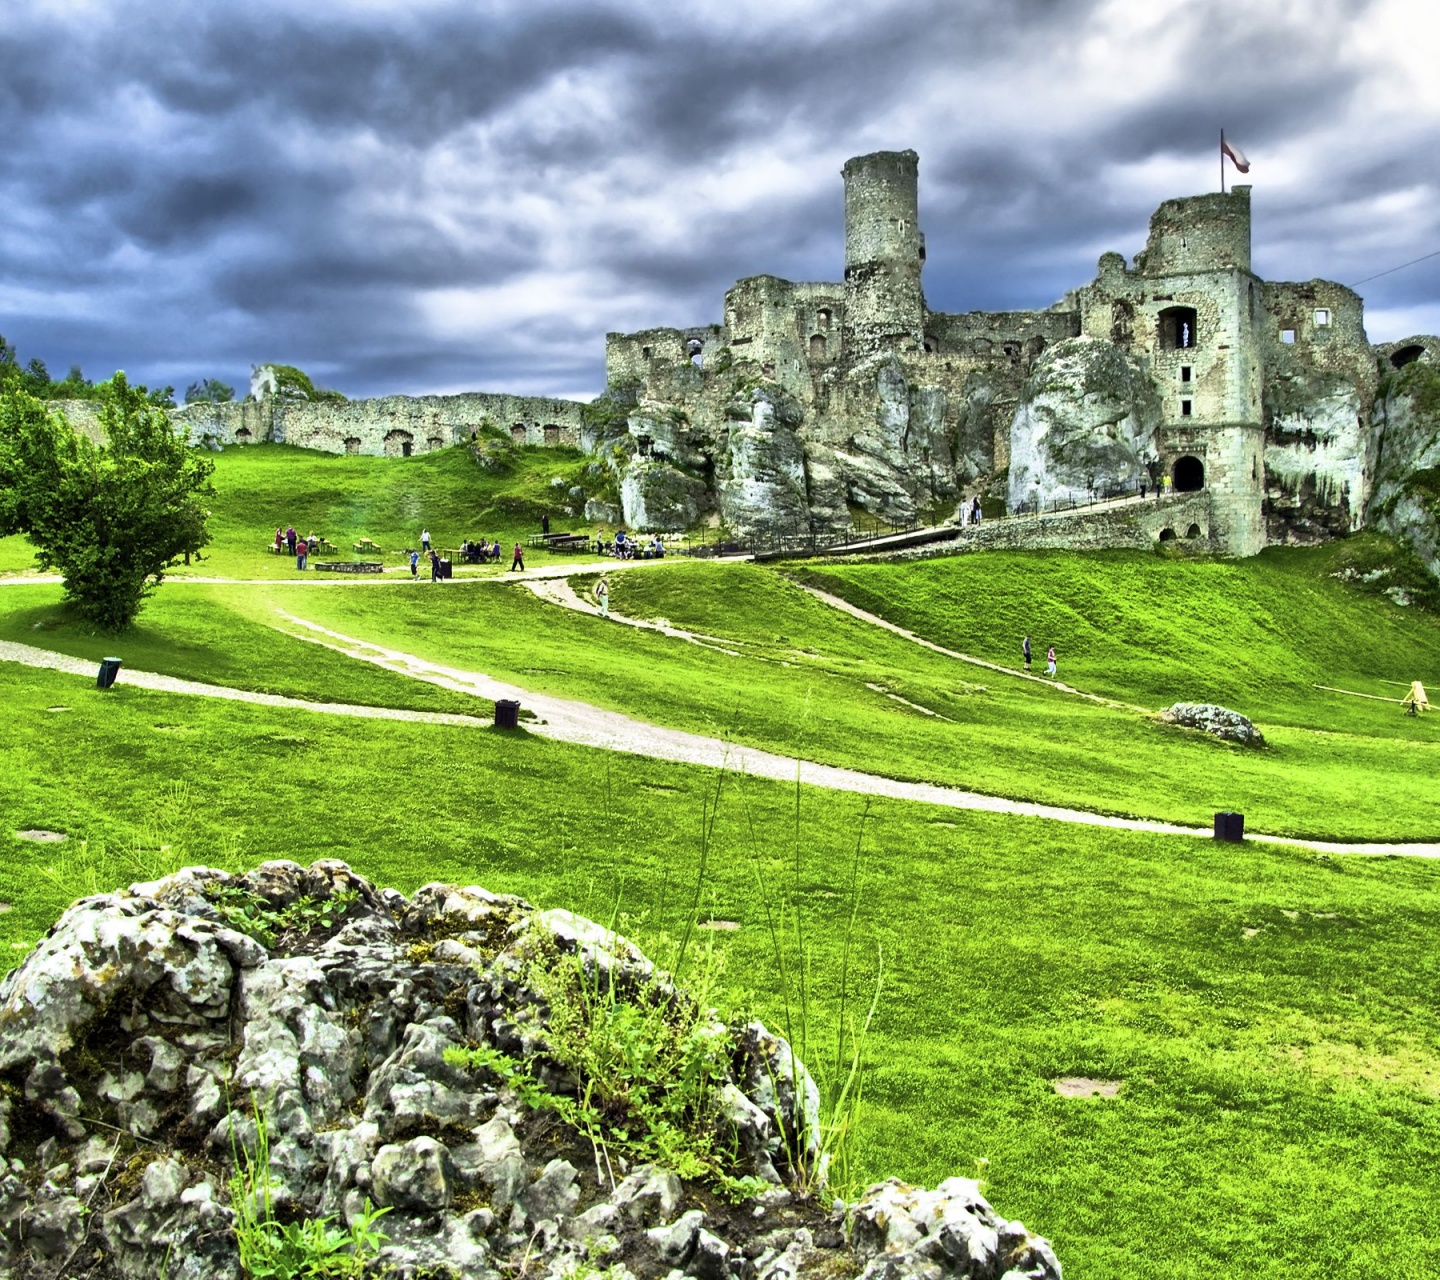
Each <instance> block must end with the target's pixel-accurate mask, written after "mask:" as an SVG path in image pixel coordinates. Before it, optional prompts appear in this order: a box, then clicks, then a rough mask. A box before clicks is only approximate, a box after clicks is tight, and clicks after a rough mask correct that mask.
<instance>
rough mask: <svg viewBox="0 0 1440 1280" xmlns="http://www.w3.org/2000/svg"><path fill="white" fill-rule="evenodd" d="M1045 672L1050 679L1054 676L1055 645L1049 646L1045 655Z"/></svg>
mask: <svg viewBox="0 0 1440 1280" xmlns="http://www.w3.org/2000/svg"><path fill="white" fill-rule="evenodd" d="M1045 674H1046V675H1047V676H1049V677H1050V678H1051V679H1054V677H1055V646H1054V645H1053V644H1052V645H1051V646H1050V652H1049V653H1047V654H1046V655H1045Z"/></svg>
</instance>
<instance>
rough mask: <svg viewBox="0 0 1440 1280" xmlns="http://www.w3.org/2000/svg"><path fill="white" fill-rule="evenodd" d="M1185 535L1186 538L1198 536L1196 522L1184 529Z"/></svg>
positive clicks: (1198, 530)
mask: <svg viewBox="0 0 1440 1280" xmlns="http://www.w3.org/2000/svg"><path fill="white" fill-rule="evenodd" d="M1185 536H1186V537H1187V538H1198V537H1199V536H1200V526H1199V525H1198V524H1192V525H1191V526H1190V527H1189V528H1188V529H1186V530H1185Z"/></svg>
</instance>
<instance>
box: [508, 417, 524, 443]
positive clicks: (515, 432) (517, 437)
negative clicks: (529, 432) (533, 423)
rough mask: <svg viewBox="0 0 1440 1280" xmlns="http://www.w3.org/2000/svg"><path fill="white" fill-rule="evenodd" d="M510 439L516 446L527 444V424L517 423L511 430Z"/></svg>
mask: <svg viewBox="0 0 1440 1280" xmlns="http://www.w3.org/2000/svg"><path fill="white" fill-rule="evenodd" d="M510 439H511V440H512V441H513V442H514V443H515V444H524V443H525V424H524V423H523V422H517V423H516V424H515V425H514V426H513V427H511V428H510Z"/></svg>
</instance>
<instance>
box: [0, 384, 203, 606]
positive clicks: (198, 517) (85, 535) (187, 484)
mask: <svg viewBox="0 0 1440 1280" xmlns="http://www.w3.org/2000/svg"><path fill="white" fill-rule="evenodd" d="M99 399H100V411H99V415H98V416H99V420H100V424H101V426H102V427H103V429H104V438H105V443H104V444H101V445H96V444H94V443H93V442H92V441H91V440H89V439H88V438H87V437H86V436H83V435H81V434H79V433H78V432H76V431H74V430H73V429H72V428H71V427H70V425H69V424H68V423H67V422H66V421H65V420H64V419H63V418H62V417H60V416H59V415H58V414H54V413H51V412H50V411H49V410H48V408H47V407H46V405H45V404H44V402H43V401H41V400H40V399H38V398H37V397H35V396H34V395H32V394H30V393H29V392H28V391H24V390H21V389H18V388H3V387H0V534H10V533H24V534H25V535H26V536H27V537H28V538H29V539H30V541H31V542H32V543H33V544H34V545H35V548H36V558H37V559H38V561H39V562H40V566H41V568H44V569H51V568H54V569H58V570H59V571H60V572H61V574H62V575H63V576H64V579H65V594H66V596H67V597H68V598H69V599H70V600H71V601H73V602H74V605H75V609H76V611H77V612H78V613H79V614H80V616H81V617H83V618H85V619H86V620H88V621H90V622H92V623H94V624H96V625H97V626H100V627H103V628H105V629H107V630H112V631H119V630H122V629H123V628H125V627H127V626H129V625H130V623H132V622H133V621H134V620H135V616H136V614H138V613H139V612H140V607H141V605H142V604H143V602H144V600H145V597H146V596H148V595H149V594H150V593H151V592H152V591H154V589H155V587H156V586H157V585H158V584H159V583H160V582H161V581H162V579H163V578H164V576H165V570H166V569H167V568H169V567H170V566H171V565H173V564H175V563H176V561H177V560H179V559H180V557H182V556H187V555H191V554H194V553H195V552H197V551H199V549H200V548H201V547H203V546H204V545H205V544H206V543H207V542H208V541H209V534H208V533H207V532H206V529H205V518H206V516H207V515H208V514H209V513H208V512H207V511H206V510H205V508H204V507H203V506H202V505H201V501H200V500H201V498H203V497H205V496H207V495H209V494H210V493H211V492H213V490H212V489H211V487H210V473H211V471H212V470H214V464H213V463H211V461H210V460H209V459H208V458H206V457H204V456H203V455H201V454H199V453H197V452H196V451H194V450H192V449H189V448H188V447H187V446H186V443H185V439H184V437H183V436H180V435H177V434H176V433H175V430H174V428H173V427H172V426H171V423H170V415H169V414H168V413H167V412H166V411H165V409H164V408H163V407H162V406H160V405H157V404H155V403H154V399H153V396H152V395H151V394H150V393H149V392H147V391H146V389H145V388H144V387H132V386H130V384H129V382H128V381H127V380H126V378H125V375H124V374H123V373H117V374H116V375H115V377H114V378H112V379H111V380H110V381H109V382H107V383H104V384H102V387H101V390H100V396H99Z"/></svg>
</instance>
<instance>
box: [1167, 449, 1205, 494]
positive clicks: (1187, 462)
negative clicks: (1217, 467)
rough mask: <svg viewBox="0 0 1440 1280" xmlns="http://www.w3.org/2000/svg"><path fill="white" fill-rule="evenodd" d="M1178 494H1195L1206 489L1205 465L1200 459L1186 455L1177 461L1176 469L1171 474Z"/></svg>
mask: <svg viewBox="0 0 1440 1280" xmlns="http://www.w3.org/2000/svg"><path fill="white" fill-rule="evenodd" d="M1170 479H1171V482H1172V483H1173V484H1174V486H1175V492H1176V493H1194V492H1195V490H1197V489H1203V488H1204V487H1205V464H1204V463H1203V462H1201V461H1200V459H1199V458H1196V457H1194V456H1192V455H1191V454H1188V453H1187V454H1186V455H1185V456H1184V457H1183V458H1177V459H1176V460H1175V469H1174V470H1173V471H1172V472H1171V473H1170Z"/></svg>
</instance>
